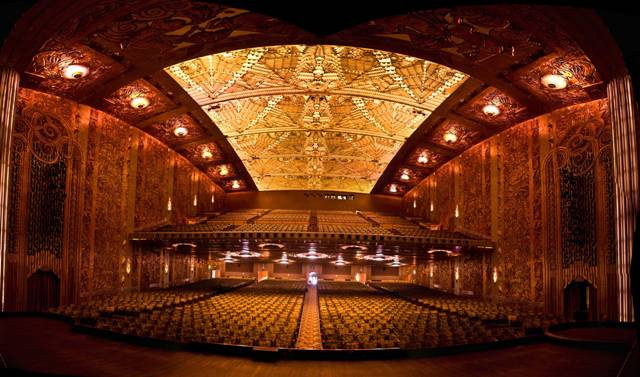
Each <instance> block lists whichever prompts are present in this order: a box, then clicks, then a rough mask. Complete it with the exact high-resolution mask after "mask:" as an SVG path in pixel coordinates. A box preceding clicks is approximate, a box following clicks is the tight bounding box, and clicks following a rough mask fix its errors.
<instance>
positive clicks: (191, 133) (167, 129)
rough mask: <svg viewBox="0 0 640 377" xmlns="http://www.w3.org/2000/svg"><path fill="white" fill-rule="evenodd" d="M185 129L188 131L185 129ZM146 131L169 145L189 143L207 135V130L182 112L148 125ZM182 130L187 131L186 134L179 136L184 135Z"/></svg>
mask: <svg viewBox="0 0 640 377" xmlns="http://www.w3.org/2000/svg"><path fill="white" fill-rule="evenodd" d="M183 129H184V130H186V131H183ZM176 130H178V131H176ZM145 131H147V132H148V133H150V134H151V135H153V136H155V137H157V138H158V139H160V140H162V141H163V142H164V143H166V144H169V145H173V144H178V143H189V142H191V141H194V140H198V139H200V138H202V137H205V136H207V131H206V130H205V129H204V128H203V127H202V126H200V124H198V122H196V121H195V120H194V119H193V118H192V117H191V116H189V115H187V114H180V115H177V116H175V117H171V118H169V119H167V120H164V121H161V122H158V123H154V124H152V125H150V126H149V127H147V128H146V129H145ZM180 131H182V132H186V134H185V135H184V136H179V135H182V134H181V133H180Z"/></svg>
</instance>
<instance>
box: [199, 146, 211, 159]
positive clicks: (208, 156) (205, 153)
mask: <svg viewBox="0 0 640 377" xmlns="http://www.w3.org/2000/svg"><path fill="white" fill-rule="evenodd" d="M201 156H202V158H203V159H205V160H210V159H211V158H213V153H211V150H209V148H207V147H205V148H204V149H203V150H202V154H201Z"/></svg>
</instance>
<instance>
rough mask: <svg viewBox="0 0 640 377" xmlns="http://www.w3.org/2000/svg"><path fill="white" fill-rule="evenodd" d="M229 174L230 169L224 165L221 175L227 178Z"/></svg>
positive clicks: (221, 168)
mask: <svg viewBox="0 0 640 377" xmlns="http://www.w3.org/2000/svg"><path fill="white" fill-rule="evenodd" d="M227 174H229V169H228V168H227V166H226V165H222V166H220V175H222V176H225V175H227Z"/></svg>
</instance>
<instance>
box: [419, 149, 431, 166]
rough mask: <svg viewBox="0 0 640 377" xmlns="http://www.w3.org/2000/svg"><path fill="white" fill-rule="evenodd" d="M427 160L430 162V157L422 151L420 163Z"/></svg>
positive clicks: (424, 162)
mask: <svg viewBox="0 0 640 377" xmlns="http://www.w3.org/2000/svg"><path fill="white" fill-rule="evenodd" d="M427 162H429V157H427V154H426V153H425V152H422V153H420V156H418V163H420V164H426V163H427Z"/></svg>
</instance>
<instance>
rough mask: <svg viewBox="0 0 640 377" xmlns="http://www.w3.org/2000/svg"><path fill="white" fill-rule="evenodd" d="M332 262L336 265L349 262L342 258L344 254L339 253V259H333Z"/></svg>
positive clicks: (344, 264)
mask: <svg viewBox="0 0 640 377" xmlns="http://www.w3.org/2000/svg"><path fill="white" fill-rule="evenodd" d="M331 263H333V264H335V265H336V266H346V265H347V264H349V262H347V261H345V260H344V259H343V258H342V254H338V259H336V260H335V261H333V262H331Z"/></svg>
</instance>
